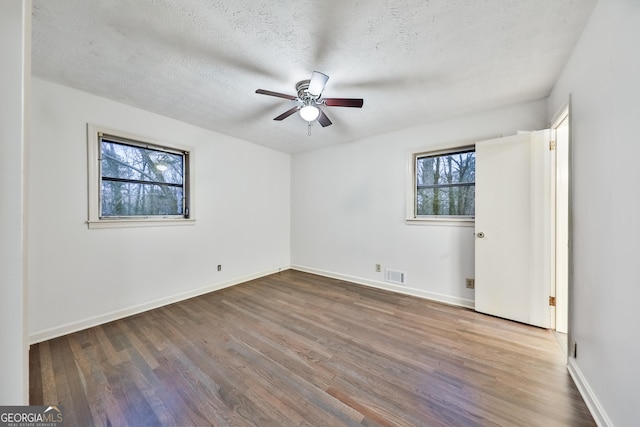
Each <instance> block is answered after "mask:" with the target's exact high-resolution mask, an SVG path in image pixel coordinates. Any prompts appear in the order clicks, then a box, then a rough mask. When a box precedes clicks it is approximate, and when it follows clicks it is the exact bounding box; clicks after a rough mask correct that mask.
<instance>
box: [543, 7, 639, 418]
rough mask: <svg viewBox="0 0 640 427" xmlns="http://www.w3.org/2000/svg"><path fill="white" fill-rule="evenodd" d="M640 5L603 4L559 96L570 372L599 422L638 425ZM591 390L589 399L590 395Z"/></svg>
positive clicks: (552, 106)
mask: <svg viewBox="0 0 640 427" xmlns="http://www.w3.org/2000/svg"><path fill="white" fill-rule="evenodd" d="M638 41H640V2H638V1H637V0H601V1H600V2H599V3H598V4H597V5H596V7H595V9H594V11H593V12H592V15H591V18H590V20H589V22H588V24H587V26H586V28H585V30H584V32H583V34H582V36H581V38H580V39H579V41H578V43H577V45H576V47H575V49H574V51H573V53H572V55H571V57H570V59H569V61H568V63H567V65H566V68H565V70H564V71H563V73H562V74H561V76H560V78H559V80H558V82H557V84H556V87H555V88H554V90H553V92H552V95H551V97H550V98H549V109H548V111H549V113H550V114H553V113H554V112H555V111H557V110H558V108H559V107H560V105H561V104H562V103H563V102H565V101H566V99H567V97H568V96H569V94H571V99H572V114H573V117H572V132H573V133H572V138H573V141H572V144H573V145H572V148H573V176H572V178H573V197H572V203H573V281H572V291H571V294H570V302H571V306H570V325H569V326H570V332H571V334H572V339H573V340H575V342H577V344H578V354H577V358H576V359H571V360H570V368H571V369H572V373H573V374H574V376H575V377H576V378H577V379H578V383H579V384H580V385H581V387H582V388H583V392H585V391H586V392H587V401H588V403H589V404H591V405H592V409H595V412H596V416H597V417H598V418H599V421H600V423H601V425H616V426H619V427H622V426H637V425H638V422H639V421H640V405H638V403H639V402H640V365H639V362H640V340H639V339H638V326H639V325H640V309H639V308H638V304H639V303H640V262H639V261H640V257H639V255H638V254H639V253H640V252H639V251H638V244H639V242H640V221H639V220H638V215H639V213H640V191H639V189H638V185H639V183H640V137H639V136H638V135H639V133H638V123H639V122H640V103H639V100H640V82H639V79H640V54H639V53H638V52H639V50H638ZM589 393H590V395H589Z"/></svg>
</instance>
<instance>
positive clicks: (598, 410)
mask: <svg viewBox="0 0 640 427" xmlns="http://www.w3.org/2000/svg"><path fill="white" fill-rule="evenodd" d="M567 369H568V370H569V375H571V378H572V379H573V382H574V383H575V385H576V387H577V388H578V391H579V392H580V395H581V396H582V399H583V400H584V403H585V404H586V405H587V408H589V411H590V412H591V416H592V417H593V419H594V421H595V422H596V424H597V425H598V427H613V422H612V421H611V419H610V418H609V416H608V415H607V413H606V412H605V411H604V408H603V407H602V405H601V404H600V402H599V401H598V398H597V397H596V395H595V393H594V392H593V390H592V389H591V387H590V386H589V383H588V382H587V379H586V378H585V377H584V375H582V371H580V368H579V367H578V364H577V363H576V360H575V359H573V358H572V359H569V363H568V364H567Z"/></svg>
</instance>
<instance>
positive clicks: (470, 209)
mask: <svg viewBox="0 0 640 427" xmlns="http://www.w3.org/2000/svg"><path fill="white" fill-rule="evenodd" d="M474 213H475V187H474V186H464V187H444V188H421V189H419V190H418V191H417V194H416V214H417V215H465V216H473V215H474Z"/></svg>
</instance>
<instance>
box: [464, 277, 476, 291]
mask: <svg viewBox="0 0 640 427" xmlns="http://www.w3.org/2000/svg"><path fill="white" fill-rule="evenodd" d="M466 283H467V289H475V287H476V280H475V279H466Z"/></svg>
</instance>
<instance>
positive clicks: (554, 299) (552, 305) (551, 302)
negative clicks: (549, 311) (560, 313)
mask: <svg viewBox="0 0 640 427" xmlns="http://www.w3.org/2000/svg"><path fill="white" fill-rule="evenodd" d="M549 305H550V306H551V307H555V306H556V297H549Z"/></svg>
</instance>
